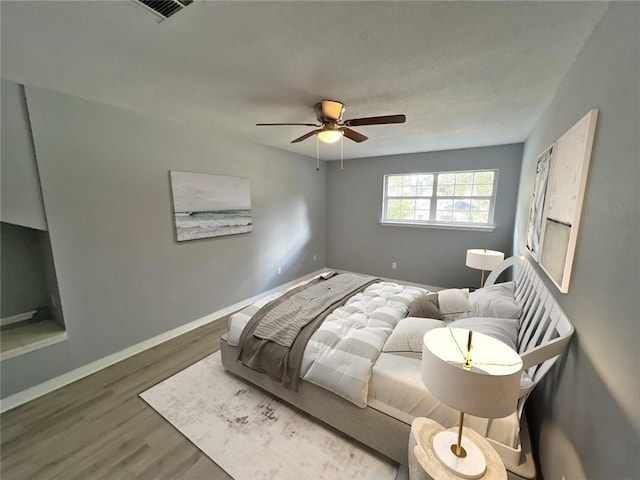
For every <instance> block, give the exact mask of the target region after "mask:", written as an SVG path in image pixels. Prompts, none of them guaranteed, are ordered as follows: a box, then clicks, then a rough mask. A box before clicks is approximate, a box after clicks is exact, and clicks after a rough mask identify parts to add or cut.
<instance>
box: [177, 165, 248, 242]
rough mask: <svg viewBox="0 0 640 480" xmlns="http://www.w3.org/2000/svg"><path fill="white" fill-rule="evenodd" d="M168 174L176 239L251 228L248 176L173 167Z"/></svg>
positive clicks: (221, 234) (216, 234)
mask: <svg viewBox="0 0 640 480" xmlns="http://www.w3.org/2000/svg"><path fill="white" fill-rule="evenodd" d="M169 173H170V177H171V188H172V193H173V215H174V220H175V227H176V237H177V239H178V241H179V242H182V241H184V240H195V239H198V238H210V237H221V236H225V235H236V234H240V233H248V232H250V231H251V227H252V217H251V190H250V184H249V179H248V178H245V177H228V176H224V175H210V174H206V173H193V172H179V171H175V170H172V171H170V172H169Z"/></svg>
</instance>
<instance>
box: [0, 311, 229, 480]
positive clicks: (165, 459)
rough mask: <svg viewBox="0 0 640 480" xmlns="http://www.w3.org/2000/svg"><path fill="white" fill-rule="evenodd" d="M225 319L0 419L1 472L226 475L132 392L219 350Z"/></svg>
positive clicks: (7, 478) (9, 476)
mask: <svg viewBox="0 0 640 480" xmlns="http://www.w3.org/2000/svg"><path fill="white" fill-rule="evenodd" d="M226 325H227V319H226V317H224V318H221V319H219V320H216V321H214V322H211V323H209V324H207V325H205V326H203V327H200V328H198V329H195V330H193V331H191V332H188V333H185V334H183V335H181V336H180V337H177V338H174V339H172V340H169V341H167V342H165V343H163V344H161V345H158V346H156V347H154V348H151V349H149V350H146V351H144V352H142V353H140V354H138V355H135V356H133V357H130V358H128V359H126V360H123V361H122V362H119V363H117V364H115V365H112V366H110V367H108V368H106V369H104V370H101V371H99V372H97V373H94V374H93V375H90V376H88V377H86V378H83V379H82V380H79V381H77V382H74V383H72V384H70V385H67V386H66V387H63V388H61V389H58V390H56V391H54V392H52V393H49V394H48V395H45V396H43V397H40V398H37V399H36V400H33V401H31V402H29V403H26V404H24V405H22V406H20V407H17V408H15V409H13V410H10V411H8V412H6V413H4V414H2V415H1V416H0V476H1V477H2V480H22V479H47V480H48V479H54V478H55V479H83V480H84V479H98V478H103V479H132V478H141V479H143V478H157V479H190V478H191V479H215V480H217V479H225V480H227V479H230V478H231V477H230V476H228V475H227V474H226V473H225V472H224V471H223V470H222V469H221V468H220V467H218V466H217V465H216V464H215V463H214V462H213V461H212V460H211V459H210V458H209V457H207V456H206V455H205V454H203V453H202V452H200V450H198V448H196V447H195V446H194V445H193V444H192V443H191V442H190V441H189V440H187V439H186V438H185V437H184V436H182V434H181V433H179V432H178V431H177V430H176V429H174V428H173V427H172V426H171V425H170V424H169V423H168V422H167V421H166V420H164V419H163V418H162V417H161V416H160V415H159V414H158V413H156V411H155V410H153V409H152V408H151V407H149V406H148V405H147V404H146V403H145V402H144V401H143V400H141V399H140V398H139V397H138V394H139V393H141V392H143V391H145V390H147V389H148V388H149V387H152V386H153V385H155V384H157V383H159V382H160V381H162V380H164V379H165V378H167V377H170V376H171V375H173V374H175V373H177V372H179V371H180V370H183V369H184V368H186V367H187V366H189V365H191V364H193V363H195V362H197V361H198V360H200V359H202V358H204V357H206V356H207V355H209V354H211V353H213V352H215V351H216V350H219V348H220V337H221V336H222V334H223V333H224V331H225V330H226Z"/></svg>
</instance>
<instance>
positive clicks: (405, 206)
mask: <svg viewBox="0 0 640 480" xmlns="http://www.w3.org/2000/svg"><path fill="white" fill-rule="evenodd" d="M400 202H401V203H400V209H401V210H411V211H412V212H413V211H414V210H415V208H416V201H415V200H400Z"/></svg>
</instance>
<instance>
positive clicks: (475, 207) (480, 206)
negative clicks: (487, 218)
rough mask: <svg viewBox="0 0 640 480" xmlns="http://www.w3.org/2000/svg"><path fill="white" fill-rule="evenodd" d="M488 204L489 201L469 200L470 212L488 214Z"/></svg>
mask: <svg viewBox="0 0 640 480" xmlns="http://www.w3.org/2000/svg"><path fill="white" fill-rule="evenodd" d="M490 204H491V201H490V200H471V210H472V211H482V212H488V211H489V205H490Z"/></svg>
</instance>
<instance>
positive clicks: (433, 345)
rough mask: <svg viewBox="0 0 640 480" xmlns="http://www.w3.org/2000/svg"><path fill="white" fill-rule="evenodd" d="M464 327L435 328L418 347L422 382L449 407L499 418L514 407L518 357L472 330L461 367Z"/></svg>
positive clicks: (517, 378) (519, 362)
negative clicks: (468, 357) (467, 357)
mask: <svg viewBox="0 0 640 480" xmlns="http://www.w3.org/2000/svg"><path fill="white" fill-rule="evenodd" d="M468 333H469V331H468V330H465V329H462V328H436V329H434V330H431V331H429V332H427V333H426V334H425V336H424V339H423V347H422V350H423V351H422V382H423V383H424V385H425V386H426V387H427V389H428V390H429V391H430V392H431V393H432V394H433V395H434V396H435V397H436V398H438V399H439V400H441V401H442V402H444V403H446V404H447V405H449V406H450V407H452V408H455V409H456V410H459V411H461V412H464V413H468V414H470V415H475V416H477V417H484V418H501V417H506V416H507V415H510V414H511V413H513V412H514V411H515V409H516V403H517V400H518V393H519V391H520V372H521V371H522V359H521V358H520V355H518V354H517V353H516V352H515V351H514V350H513V349H512V348H510V347H508V346H507V345H505V344H504V343H502V342H501V341H499V340H497V339H495V338H493V337H489V336H488V335H484V334H482V333H478V332H474V333H473V340H472V348H471V359H472V368H471V370H465V369H464V368H463V365H462V363H463V360H464V355H465V353H466V351H467V338H468Z"/></svg>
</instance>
